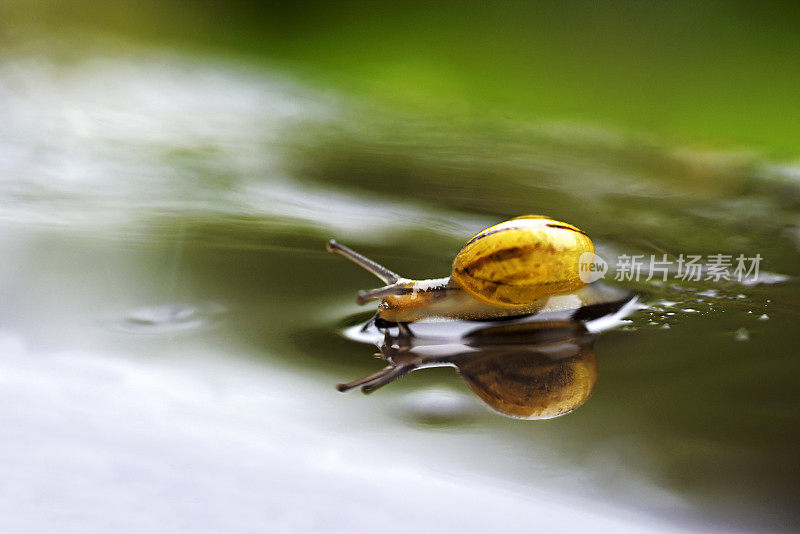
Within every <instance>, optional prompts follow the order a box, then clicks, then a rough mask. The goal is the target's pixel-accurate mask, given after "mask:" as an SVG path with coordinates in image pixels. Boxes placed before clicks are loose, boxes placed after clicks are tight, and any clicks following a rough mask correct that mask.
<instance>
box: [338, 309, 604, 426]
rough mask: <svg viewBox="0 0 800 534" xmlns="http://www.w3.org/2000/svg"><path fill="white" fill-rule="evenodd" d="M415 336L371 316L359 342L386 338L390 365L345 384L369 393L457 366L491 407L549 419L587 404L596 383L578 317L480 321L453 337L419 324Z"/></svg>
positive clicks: (587, 336)
mask: <svg viewBox="0 0 800 534" xmlns="http://www.w3.org/2000/svg"><path fill="white" fill-rule="evenodd" d="M413 328H414V329H415V331H414V334H415V335H413V336H409V335H408V334H407V332H405V331H403V330H400V329H399V328H397V327H396V326H389V325H388V323H385V322H381V321H380V320H375V319H373V320H371V321H369V322H368V323H367V324H366V325H364V326H363V327H356V328H355V329H353V330H352V331H351V337H353V338H355V339H358V340H367V339H369V338H373V340H377V339H381V336H382V342H378V344H379V345H380V350H381V351H380V353H379V354H378V356H379V357H381V358H383V359H384V360H386V361H387V362H389V365H388V366H386V367H384V368H383V369H381V370H380V371H378V372H377V373H373V374H372V375H369V376H367V377H364V378H361V379H359V380H355V381H353V382H350V383H349V384H341V385H340V386H339V390H340V391H347V390H349V389H352V388H355V387H359V386H360V387H361V388H362V389H363V390H364V391H365V392H367V393H369V392H371V391H374V390H375V389H377V388H379V387H381V386H383V385H385V384H388V383H389V382H391V381H392V380H396V379H398V378H400V377H402V376H404V375H406V374H408V373H409V372H411V371H414V370H417V369H424V368H429V367H441V366H452V367H455V368H456V370H457V371H458V374H459V375H460V376H461V378H462V379H463V380H464V381H465V382H466V383H467V385H468V386H469V388H470V389H471V390H472V392H473V393H475V394H476V395H477V396H478V397H479V398H480V399H481V400H482V401H483V402H484V403H486V404H487V405H488V406H489V407H490V408H492V409H493V410H495V411H496V412H499V413H501V414H503V415H506V416H509V417H515V418H522V419H549V418H552V417H557V416H559V415H563V414H565V413H568V412H570V411H572V410H574V409H575V408H577V407H579V406H580V405H581V404H583V403H584V402H585V401H586V399H587V398H589V395H590V394H591V393H592V390H593V389H594V385H595V382H596V381H597V360H596V358H595V353H594V340H595V335H594V334H592V333H590V332H589V330H588V329H587V328H586V326H585V325H584V323H582V322H578V321H570V320H568V321H558V320H556V321H530V320H528V321H525V320H523V321H520V322H517V323H515V324H511V325H497V326H495V325H486V324H484V325H481V326H479V327H477V328H473V329H472V330H470V331H468V332H464V333H463V334H462V335H460V336H454V334H457V331H453V332H443V331H442V329H441V328H438V329H437V328H436V327H435V326H434V325H433V324H431V323H427V324H422V325H420V324H417V325H414V327H413Z"/></svg>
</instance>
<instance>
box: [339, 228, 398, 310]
mask: <svg viewBox="0 0 800 534" xmlns="http://www.w3.org/2000/svg"><path fill="white" fill-rule="evenodd" d="M327 249H328V252H335V253H337V254H340V255H342V256H344V257H345V258H347V259H348V260H350V261H352V262H353V263H355V264H357V265H360V266H361V267H363V268H364V269H366V270H368V271H369V272H371V273H372V274H374V275H375V276H377V277H378V278H380V279H381V280H382V281H383V283H384V284H394V283H395V282H397V281H398V280H400V278H401V277H400V275H398V274H397V273H395V272H393V271H390V270H389V269H387V268H386V267H384V266H383V265H381V264H380V263H377V262H374V261H372V260H371V259H369V258H367V257H366V256H363V255H361V254H359V253H358V252H356V251H355V250H353V249H351V248H348V247H346V246H344V245H341V244H339V243H337V242H336V241H334V240H333V239H331V240H330V241H328V246H327ZM365 302H366V301H365Z"/></svg>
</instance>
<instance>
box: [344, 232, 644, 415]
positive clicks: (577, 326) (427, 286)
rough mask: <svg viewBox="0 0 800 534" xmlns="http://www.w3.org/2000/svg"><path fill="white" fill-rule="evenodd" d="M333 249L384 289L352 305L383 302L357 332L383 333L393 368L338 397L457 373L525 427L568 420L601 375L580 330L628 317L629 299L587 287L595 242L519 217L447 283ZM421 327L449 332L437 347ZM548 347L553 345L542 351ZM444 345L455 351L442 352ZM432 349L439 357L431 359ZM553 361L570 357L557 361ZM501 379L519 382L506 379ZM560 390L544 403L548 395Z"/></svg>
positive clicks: (477, 239)
mask: <svg viewBox="0 0 800 534" xmlns="http://www.w3.org/2000/svg"><path fill="white" fill-rule="evenodd" d="M328 250H329V251H332V252H337V253H339V254H341V255H343V256H345V257H347V258H349V259H350V260H352V261H354V262H355V263H357V264H358V265H361V266H362V267H364V268H365V269H366V270H368V271H370V272H372V273H373V274H374V275H376V276H377V277H378V278H380V279H381V280H383V282H384V283H385V284H386V285H385V286H383V287H380V288H378V289H373V290H370V291H362V292H359V294H358V296H357V299H356V300H357V302H358V303H359V304H364V303H366V302H369V301H372V300H380V301H381V302H380V304H379V305H378V313H377V314H376V316H375V318H374V319H373V320H372V321H370V322H369V323H368V324H367V325H365V327H364V328H363V329H362V330H361V331H362V333H366V332H369V331H370V329H373V330H377V331H378V332H382V333H383V336H384V340H383V344H382V345H380V346H381V353H380V354H379V356H381V357H382V358H384V359H386V360H388V361H389V363H390V365H389V366H388V367H386V368H384V369H382V370H381V371H378V372H377V373H375V374H373V375H370V376H368V377H365V378H363V379H360V380H356V381H354V382H351V383H350V384H345V385H342V386H340V390H342V391H345V390H348V389H351V388H353V387H357V386H361V387H362V390H363V391H365V392H370V391H372V390H374V389H376V388H377V387H380V386H382V385H384V384H386V383H388V382H390V381H392V380H395V379H397V378H399V377H401V376H403V375H405V374H407V373H408V372H410V371H412V370H414V369H419V368H421V367H430V366H432V365H454V366H456V367H457V368H458V370H459V372H460V374H461V376H462V377H464V379H465V380H466V381H467V383H468V385H469V386H470V388H471V389H472V390H473V391H474V392H475V393H477V394H478V396H480V397H481V398H482V399H483V400H484V401H486V402H487V403H488V404H489V405H490V406H492V407H493V408H495V409H497V410H498V411H500V412H502V413H505V414H507V415H512V416H515V417H526V418H544V417H553V416H555V415H559V414H561V413H566V412H567V411H570V410H571V409H574V408H575V407H577V406H578V405H580V404H581V403H582V402H583V401H584V400H585V399H586V398H587V397H588V395H589V393H590V392H591V390H592V387H593V385H594V381H595V380H596V376H597V373H596V364H595V363H594V353H593V351H592V349H591V346H592V343H591V342H590V341H589V340H590V339H591V340H593V338H592V337H591V334H589V330H587V327H586V325H585V324H584V322H585V321H589V320H592V321H594V322H595V323H597V321H601V320H602V318H603V317H612V316H615V317H618V316H619V314H620V313H627V311H623V310H627V309H629V307H628V306H625V304H629V303H631V302H632V300H633V298H632V296H631V295H630V294H629V293H627V292H624V291H621V290H618V289H615V288H612V287H609V286H605V285H602V284H598V283H593V284H589V285H587V284H586V283H585V282H584V281H583V280H582V279H581V276H580V264H581V262H582V261H585V259H586V254H590V256H589V257H592V256H591V255H593V253H594V245H593V244H592V241H591V240H590V239H589V237H588V236H587V235H586V234H585V233H583V232H582V231H580V230H579V229H577V228H576V227H574V226H572V225H570V224H567V223H563V222H559V221H554V220H552V219H549V218H547V217H540V216H525V217H519V218H516V219H512V220H510V221H506V222H504V223H501V224H498V225H495V226H492V227H490V228H487V229H486V230H483V231H482V232H480V233H478V234H477V235H475V236H474V237H473V238H472V239H470V240H469V241H468V242H467V244H466V245H464V247H463V248H462V249H461V251H460V252H459V253H458V254H457V255H456V258H455V259H454V261H453V268H452V272H451V276H450V277H448V278H441V279H432V280H422V281H417V280H409V279H405V278H402V277H400V276H399V275H397V274H395V273H394V272H392V271H390V270H389V269H387V268H385V267H383V266H382V265H379V264H378V263H376V262H374V261H372V260H370V259H368V258H366V257H364V256H362V255H360V254H358V253H356V252H354V251H352V250H350V249H349V248H347V247H344V246H342V245H340V244H338V243H336V242H335V241H330V242H329V243H328ZM488 321H491V323H489V322H488ZM554 321H555V322H554ZM412 325H413V329H412ZM421 327H424V328H425V329H426V330H427V331H430V329H431V328H433V329H437V328H438V329H440V330H442V329H443V330H442V333H443V336H442V337H436V336H434V338H435V339H439V340H440V341H444V342H440V341H437V342H434V343H431V342H430V336H429V335H426V336H423V337H420V336H419V335H418V331H419V330H420V328H421ZM599 329H600V328H599V327H595V330H599ZM567 334H568V335H567ZM553 336H555V337H553ZM565 336H566V337H565ZM587 336H588V337H587ZM543 339H547V340H549V341H547V343H545V344H542V340H543ZM445 345H446V346H449V349H448V350H446V351H443V350H442V349H443V346H445ZM432 347H433V348H434V352H435V353H436V354H438V356H432V355H431V354H427V353H429V352H430V350H431V348H432ZM554 350H555V352H553V351H554ZM556 353H557V354H561V355H562V356H563V354H567V355H568V356H567V357H566V359H565V358H564V357H562V356H559V357H556V358H553V357H552V356H553V354H556ZM504 370H505V371H508V372H511V373H512V374H513V375H514V376H515V377H516V380H512V381H509V380H508V379H506V378H504V377H505V376H506V374H507V373H505V372H504ZM511 370H514V371H511ZM520 370H525V371H524V372H521V371H520ZM487 377H493V378H491V380H490V379H489V378H487ZM547 377H550V378H549V379H548V378H547ZM490 382H491V383H492V384H494V385H492V386H491V387H489V386H488V384H489V383H490ZM539 387H541V388H542V389H541V392H542V393H541V394H537V393H536V391H537V388H539ZM509 388H510V389H509ZM511 391H515V392H516V393H511ZM556 391H558V392H560V393H558V394H557V395H555V397H552V398H550V400H547V399H546V398H545V397H547V395H546V394H545V393H544V392H550V393H553V392H556ZM543 395H544V396H543ZM556 397H557V398H558V399H561V400H557V398H556ZM504 403H505V404H504ZM545 405H546V406H545Z"/></svg>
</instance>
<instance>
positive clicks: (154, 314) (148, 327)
mask: <svg viewBox="0 0 800 534" xmlns="http://www.w3.org/2000/svg"><path fill="white" fill-rule="evenodd" d="M226 311H227V310H226V309H225V307H224V306H222V305H220V304H216V303H205V304H202V305H193V304H187V303H185V302H169V303H165V304H155V305H151V306H142V307H138V308H132V309H130V310H128V311H127V312H126V313H124V314H123V316H122V317H119V318H117V319H115V320H113V321H111V322H110V324H109V326H110V327H111V328H113V329H115V330H119V331H123V332H128V333H131V334H170V333H173V332H183V331H187V330H197V329H201V328H207V327H210V326H212V325H214V324H215V323H217V322H218V321H219V319H220V316H221V315H222V314H224V313H225V312H226Z"/></svg>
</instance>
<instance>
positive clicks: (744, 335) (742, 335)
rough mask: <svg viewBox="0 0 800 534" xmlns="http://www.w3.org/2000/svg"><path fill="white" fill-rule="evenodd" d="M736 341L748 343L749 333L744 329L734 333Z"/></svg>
mask: <svg viewBox="0 0 800 534" xmlns="http://www.w3.org/2000/svg"><path fill="white" fill-rule="evenodd" d="M736 341H750V332H748V331H747V329H746V328H740V329H739V330H737V331H736Z"/></svg>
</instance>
